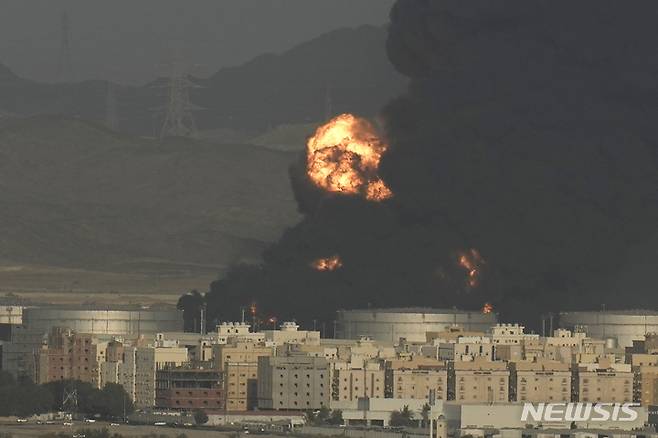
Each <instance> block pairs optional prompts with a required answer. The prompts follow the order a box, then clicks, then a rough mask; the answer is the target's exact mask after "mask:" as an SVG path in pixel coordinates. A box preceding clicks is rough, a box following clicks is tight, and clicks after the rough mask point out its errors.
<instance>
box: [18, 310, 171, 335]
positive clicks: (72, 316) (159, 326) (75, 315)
mask: <svg viewBox="0 0 658 438" xmlns="http://www.w3.org/2000/svg"><path fill="white" fill-rule="evenodd" d="M23 325H24V326H25V327H26V329H27V330H29V331H33V332H41V333H47V332H49V331H50V329H51V328H53V327H67V328H70V329H72V330H74V331H76V332H79V333H88V334H113V335H140V334H153V333H158V332H167V331H182V330H183V316H182V312H181V311H179V310H176V309H153V308H141V307H108V308H105V309H99V308H98V307H84V306H79V307H72V306H47V307H28V308H25V309H23Z"/></svg>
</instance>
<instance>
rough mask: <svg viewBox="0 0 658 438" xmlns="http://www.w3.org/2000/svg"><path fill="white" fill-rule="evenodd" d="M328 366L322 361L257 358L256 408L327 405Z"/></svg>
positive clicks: (310, 358)
mask: <svg viewBox="0 0 658 438" xmlns="http://www.w3.org/2000/svg"><path fill="white" fill-rule="evenodd" d="M330 372H331V370H330V367H329V363H328V362H327V360H326V359H325V358H322V357H306V356H273V357H260V358H259V359H258V407H259V409H274V410H306V409H320V408H321V407H323V406H327V407H328V406H329V400H330V396H331V380H330Z"/></svg>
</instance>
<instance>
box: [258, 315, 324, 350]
mask: <svg viewBox="0 0 658 438" xmlns="http://www.w3.org/2000/svg"><path fill="white" fill-rule="evenodd" d="M262 332H263V334H264V335H265V342H271V343H272V344H273V345H275V346H277V347H278V346H282V345H284V344H308V345H320V332H319V331H311V330H299V325H297V324H296V323H294V322H291V321H287V322H284V323H282V324H281V326H280V327H279V330H263V331H262Z"/></svg>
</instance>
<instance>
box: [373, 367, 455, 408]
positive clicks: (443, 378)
mask: <svg viewBox="0 0 658 438" xmlns="http://www.w3.org/2000/svg"><path fill="white" fill-rule="evenodd" d="M386 382H387V385H386V388H387V391H386V396H387V397H389V398H396V399H421V400H423V399H424V400H428V401H429V400H430V398H431V394H433V396H434V398H435V399H436V400H447V399H448V370H447V367H446V364H445V362H444V361H439V360H435V359H430V358H421V357H415V358H413V359H412V360H408V361H406V360H393V361H387V362H386Z"/></svg>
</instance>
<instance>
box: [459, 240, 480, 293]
mask: <svg viewBox="0 0 658 438" xmlns="http://www.w3.org/2000/svg"><path fill="white" fill-rule="evenodd" d="M484 263H485V261H484V259H483V258H482V256H481V255H480V252H479V251H478V250H477V249H473V248H471V249H469V250H468V251H462V252H460V253H459V266H461V267H462V268H464V269H465V270H466V271H467V272H468V277H467V279H466V284H467V285H468V287H470V288H474V287H477V286H478V284H479V283H480V276H481V269H482V265H483V264H484Z"/></svg>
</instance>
